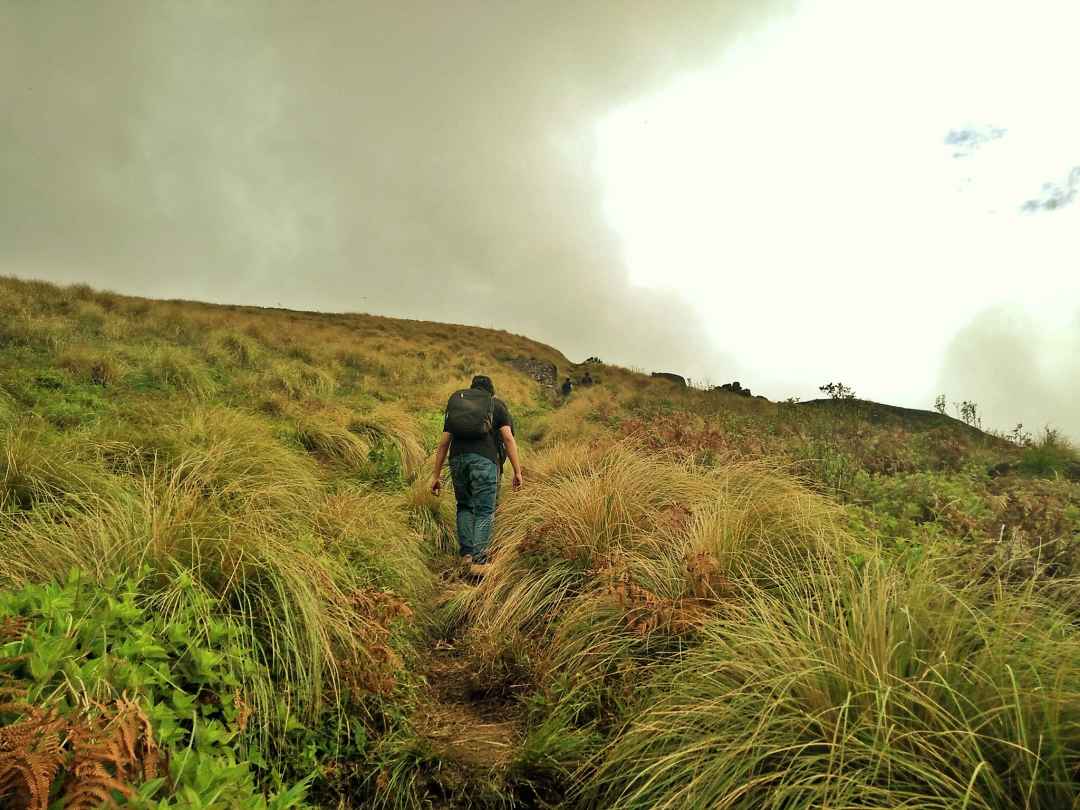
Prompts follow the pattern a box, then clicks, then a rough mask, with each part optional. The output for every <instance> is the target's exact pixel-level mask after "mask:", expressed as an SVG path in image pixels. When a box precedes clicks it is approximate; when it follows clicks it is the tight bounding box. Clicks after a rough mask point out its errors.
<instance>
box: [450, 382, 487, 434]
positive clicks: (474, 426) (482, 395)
mask: <svg viewBox="0 0 1080 810" xmlns="http://www.w3.org/2000/svg"><path fill="white" fill-rule="evenodd" d="M494 428H495V397H493V396H492V395H491V394H489V393H488V392H487V391H480V390H479V389H476V388H463V389H462V390H460V391H455V392H454V393H453V394H451V395H450V399H449V400H448V401H447V403H446V431H447V433H450V434H451V435H453V436H454V438H458V439H482V438H484V437H485V436H487V435H488V434H489V433H491V432H492V430H494Z"/></svg>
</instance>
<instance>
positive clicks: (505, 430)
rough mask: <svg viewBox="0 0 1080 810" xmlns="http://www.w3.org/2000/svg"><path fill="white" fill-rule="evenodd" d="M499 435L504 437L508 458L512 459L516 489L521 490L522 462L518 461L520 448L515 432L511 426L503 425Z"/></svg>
mask: <svg viewBox="0 0 1080 810" xmlns="http://www.w3.org/2000/svg"><path fill="white" fill-rule="evenodd" d="M499 435H500V436H501V437H502V440H503V445H504V446H505V447H506V456H507V458H509V459H510V464H511V465H512V466H513V468H514V489H521V484H522V478H521V462H520V461H519V460H518V448H517V442H516V441H514V431H513V429H512V428H511V427H510V426H509V425H503V426H502V427H501V428H499Z"/></svg>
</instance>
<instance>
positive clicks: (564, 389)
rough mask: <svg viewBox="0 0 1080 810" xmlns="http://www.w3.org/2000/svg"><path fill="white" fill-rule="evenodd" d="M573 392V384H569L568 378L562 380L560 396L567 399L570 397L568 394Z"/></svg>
mask: <svg viewBox="0 0 1080 810" xmlns="http://www.w3.org/2000/svg"><path fill="white" fill-rule="evenodd" d="M573 390H574V384H573V383H572V382H570V378H569V377H567V378H566V379H565V380H563V384H562V395H563V396H564V397H568V396H570V392H571V391H573Z"/></svg>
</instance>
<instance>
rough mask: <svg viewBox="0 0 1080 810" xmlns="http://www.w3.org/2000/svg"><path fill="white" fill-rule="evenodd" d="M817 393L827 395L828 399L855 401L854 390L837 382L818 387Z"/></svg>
mask: <svg viewBox="0 0 1080 810" xmlns="http://www.w3.org/2000/svg"><path fill="white" fill-rule="evenodd" d="M818 391H821V392H822V393H825V394H828V395H829V399H855V389H853V388H851V387H850V386H847V385H844V384H843V383H839V382H831V383H825V385H821V386H818Z"/></svg>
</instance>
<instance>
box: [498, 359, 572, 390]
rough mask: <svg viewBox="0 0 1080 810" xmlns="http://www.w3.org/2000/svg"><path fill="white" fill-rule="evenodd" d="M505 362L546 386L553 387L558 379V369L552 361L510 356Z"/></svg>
mask: <svg viewBox="0 0 1080 810" xmlns="http://www.w3.org/2000/svg"><path fill="white" fill-rule="evenodd" d="M506 363H507V365H509V366H512V367H513V368H516V369H517V370H518V371H520V372H521V373H523V374H526V375H528V376H529V377H532V378H533V379H534V380H536V381H537V382H538V383H540V384H541V385H544V386H547V387H548V388H554V387H555V383H556V381H557V380H558V379H559V369H558V367H557V366H556V365H555V364H554V363H548V362H546V361H544V360H537V359H536V358H535V357H511V358H510V359H509V360H507V361H506Z"/></svg>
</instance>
